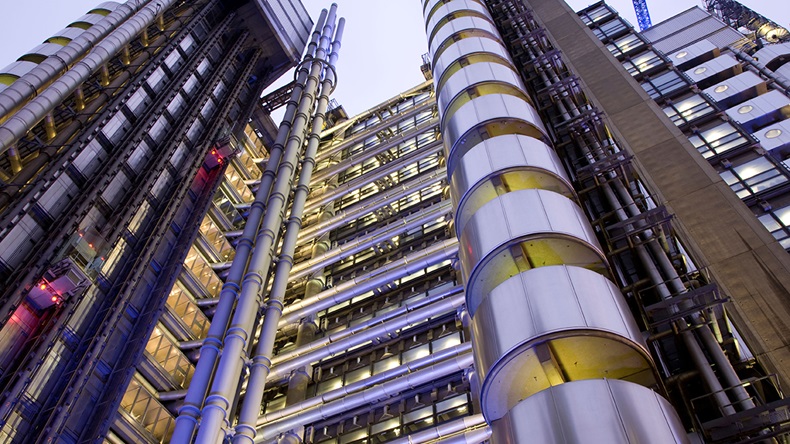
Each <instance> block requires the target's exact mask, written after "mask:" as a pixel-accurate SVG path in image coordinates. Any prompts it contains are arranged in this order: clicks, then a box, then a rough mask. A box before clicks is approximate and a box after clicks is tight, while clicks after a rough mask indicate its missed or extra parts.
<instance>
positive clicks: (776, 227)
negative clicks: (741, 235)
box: [758, 206, 790, 250]
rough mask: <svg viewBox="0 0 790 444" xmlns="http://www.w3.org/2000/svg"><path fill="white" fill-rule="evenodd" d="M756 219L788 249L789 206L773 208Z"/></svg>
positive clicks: (789, 234)
mask: <svg viewBox="0 0 790 444" xmlns="http://www.w3.org/2000/svg"><path fill="white" fill-rule="evenodd" d="M758 219H760V222H762V224H763V226H764V227H765V228H766V229H767V230H768V231H770V232H771V235H773V237H774V239H776V240H778V241H779V243H780V244H781V245H782V247H783V248H784V249H785V250H788V249H790V206H787V207H784V208H779V209H778V210H773V211H771V212H770V213H768V214H764V215H762V216H760V217H758Z"/></svg>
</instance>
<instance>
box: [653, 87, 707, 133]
mask: <svg viewBox="0 0 790 444" xmlns="http://www.w3.org/2000/svg"><path fill="white" fill-rule="evenodd" d="M714 111H715V110H714V109H713V106H711V104H710V103H708V101H707V100H705V98H704V97H702V96H701V95H699V94H695V95H693V96H691V97H687V98H685V99H682V100H679V101H677V102H674V103H672V104H670V105H669V106H667V107H665V108H664V113H665V114H666V115H667V117H669V118H670V119H671V120H672V122H673V123H674V124H675V125H677V126H681V125H683V124H685V123H688V122H691V121H692V120H694V119H697V118H699V117H702V116H706V115H709V114H712V113H713V112H714Z"/></svg>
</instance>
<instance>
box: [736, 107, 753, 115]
mask: <svg viewBox="0 0 790 444" xmlns="http://www.w3.org/2000/svg"><path fill="white" fill-rule="evenodd" d="M753 109H754V107H753V106H751V105H743V106H742V107H740V108H738V114H746V113H749V112H751V111H752V110H753Z"/></svg>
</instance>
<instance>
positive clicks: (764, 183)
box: [719, 157, 787, 199]
mask: <svg viewBox="0 0 790 444" xmlns="http://www.w3.org/2000/svg"><path fill="white" fill-rule="evenodd" d="M719 175H721V177H722V179H724V181H725V182H727V185H729V186H730V188H732V190H733V191H735V194H737V195H738V197H740V198H741V199H746V198H747V197H750V196H752V195H754V194H757V193H759V192H761V191H765V190H767V189H769V188H772V187H775V186H777V185H780V184H783V183H785V182H787V177H786V176H785V175H784V174H782V172H781V171H780V170H779V168H777V167H776V165H774V164H773V163H772V162H771V161H770V160H768V158H766V157H759V158H757V159H754V160H752V161H750V162H746V163H744V164H742V165H738V166H735V167H733V168H732V169H730V170H727V171H723V172H721V173H719Z"/></svg>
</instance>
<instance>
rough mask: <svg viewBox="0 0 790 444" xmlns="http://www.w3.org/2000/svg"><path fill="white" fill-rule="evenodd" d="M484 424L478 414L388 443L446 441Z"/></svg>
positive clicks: (483, 420)
mask: <svg viewBox="0 0 790 444" xmlns="http://www.w3.org/2000/svg"><path fill="white" fill-rule="evenodd" d="M485 423H486V420H485V418H484V417H483V415H482V414H479V413H478V414H477V415H471V416H465V417H463V418H461V419H456V420H455V421H450V422H446V423H444V424H442V425H440V426H438V427H434V428H431V429H428V430H423V431H421V432H416V433H412V434H410V435H408V436H404V437H402V438H399V439H395V440H392V441H389V444H421V443H424V442H433V441H436V440H437V439H446V438H449V437H451V436H453V435H456V434H458V433H461V432H464V431H466V430H469V429H474V428H477V427H480V426H481V425H485ZM486 428H488V427H486ZM489 435H490V432H489ZM477 442H481V441H477Z"/></svg>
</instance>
